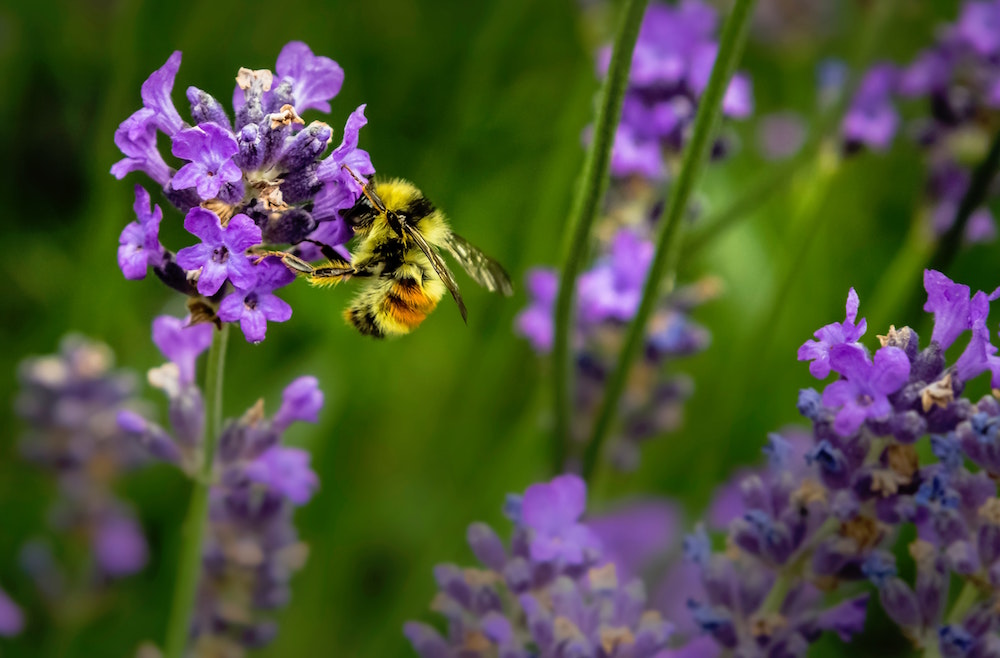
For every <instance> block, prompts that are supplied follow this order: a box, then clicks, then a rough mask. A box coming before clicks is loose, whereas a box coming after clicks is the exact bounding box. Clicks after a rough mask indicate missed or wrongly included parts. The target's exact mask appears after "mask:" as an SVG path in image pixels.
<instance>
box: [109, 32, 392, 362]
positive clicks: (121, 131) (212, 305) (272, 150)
mask: <svg viewBox="0 0 1000 658" xmlns="http://www.w3.org/2000/svg"><path fill="white" fill-rule="evenodd" d="M180 63H181V54H180V52H175V53H174V54H173V55H171V56H170V58H169V59H168V60H167V62H166V64H164V65H163V67H161V68H160V69H158V70H157V71H154V72H153V74H152V75H150V77H149V78H148V79H147V80H146V82H145V83H143V85H142V93H141V96H142V102H143V107H142V108H141V109H139V110H137V111H136V112H135V113H133V114H132V115H131V116H130V117H128V118H127V119H125V121H123V122H122V124H121V125H120V126H119V128H118V130H117V131H116V132H115V144H116V145H117V146H118V148H119V149H120V150H121V151H122V153H123V154H124V156H125V157H124V158H123V159H122V160H119V161H118V162H117V163H115V165H114V166H113V167H112V168H111V173H112V174H114V176H115V177H117V178H119V179H120V178H123V177H124V176H125V175H126V174H128V173H130V172H133V171H141V172H143V173H145V174H146V175H147V176H149V177H150V178H152V179H153V180H154V181H155V182H156V183H157V184H158V185H160V186H161V187H162V188H163V193H164V195H165V197H166V198H167V200H169V201H170V203H172V204H173V205H174V206H175V207H177V208H178V209H179V210H180V211H181V212H183V213H185V215H186V216H185V218H184V228H185V229H187V231H188V232H189V233H191V234H192V235H194V236H195V237H197V238H198V239H199V240H200V242H199V243H197V244H195V245H193V246H189V247H185V248H183V249H181V250H180V251H178V252H176V254H175V253H173V252H171V251H170V250H168V249H166V248H165V247H164V246H163V245H162V244H160V241H159V229H160V223H161V221H162V219H163V213H162V211H161V209H160V207H159V206H151V200H150V195H149V193H148V192H147V191H146V190H145V189H144V188H143V187H141V186H139V185H137V186H136V188H135V215H136V221H134V222H132V223H130V224H129V225H128V226H126V227H125V229H124V230H123V231H122V234H121V237H120V239H119V247H118V264H119V266H120V267H121V270H122V273H123V274H124V275H125V278H127V279H142V278H144V277H145V276H146V272H147V271H148V268H150V267H152V268H153V271H154V272H155V273H156V274H157V276H158V277H160V279H162V280H163V281H164V283H166V284H167V285H169V286H170V287H172V288H174V289H175V290H178V291H180V292H182V293H184V294H185V295H189V296H191V297H193V298H197V299H198V300H199V301H200V302H201V303H200V304H199V308H201V309H203V310H210V311H211V312H212V313H214V314H215V317H217V318H218V320H221V321H223V322H239V323H240V327H241V328H242V330H243V333H244V335H245V336H246V338H247V340H248V341H250V342H253V343H257V342H260V341H262V340H263V339H264V336H265V334H266V330H267V323H268V322H284V321H286V320H288V319H289V318H290V317H291V314H292V309H291V307H290V306H289V305H288V304H287V303H285V302H284V301H282V300H281V299H279V298H278V297H277V296H275V295H274V291H275V290H277V289H278V288H281V287H283V286H285V285H287V284H288V283H290V282H291V281H292V280H293V279H294V276H292V275H291V274H290V273H288V272H287V270H286V268H285V267H284V266H282V265H281V264H280V263H279V262H277V261H276V260H275V259H273V258H272V259H265V260H264V261H261V262H257V259H256V258H254V257H253V256H252V254H250V253H249V252H248V250H250V249H251V248H254V247H262V248H263V247H267V246H269V245H275V246H278V245H289V244H290V245H302V246H301V247H299V248H298V249H299V251H300V253H301V254H302V255H303V256H304V257H306V258H308V259H314V258H316V257H317V250H316V245H315V244H314V243H320V244H325V245H329V246H332V247H335V246H339V245H341V244H343V243H344V242H346V241H347V240H348V239H349V238H350V237H351V235H352V233H351V231H350V230H349V228H348V227H347V226H346V225H345V224H344V222H343V219H342V218H341V216H340V214H339V211H341V210H344V209H346V208H350V207H351V206H353V205H354V202H355V201H356V200H357V198H358V196H359V195H360V187H359V186H358V184H357V183H356V182H355V180H354V179H353V178H352V177H351V176H350V174H349V173H348V172H347V171H346V170H345V169H344V166H348V167H350V168H352V169H353V170H354V171H355V172H356V173H357V174H359V175H363V176H367V175H370V174H373V173H374V168H373V167H372V164H371V159H370V158H369V156H368V153H366V152H365V151H363V150H361V149H359V148H358V134H359V132H360V130H361V128H362V126H364V125H365V124H366V123H367V120H366V119H365V116H364V109H365V107H364V105H362V106H360V107H358V108H357V109H356V110H355V111H354V112H353V113H352V114H351V115H350V117H349V118H348V119H347V124H346V126H345V127H344V134H343V139H342V141H341V144H340V146H339V147H337V148H335V149H333V150H332V151H331V152H330V153H328V154H326V152H327V147H328V145H329V144H330V142H331V141H332V139H333V134H334V131H333V129H332V128H331V127H330V126H329V125H327V124H326V123H324V122H322V121H313V122H311V123H309V124H308V125H306V123H305V121H304V120H303V119H302V118H301V116H300V113H302V112H305V111H307V110H314V109H316V110H321V111H323V112H329V111H330V104H329V101H330V99H332V98H333V97H334V96H336V95H337V93H338V92H339V91H340V87H341V84H342V83H343V80H344V73H343V71H342V70H341V68H340V66H339V65H337V63H336V62H334V61H333V60H331V59H329V58H327V57H321V56H318V55H314V54H313V53H312V51H311V50H310V49H309V47H308V46H306V45H305V44H304V43H300V42H294V41H293V42H291V43H289V44H288V45H286V46H285V47H284V48H283V49H282V51H281V53H280V54H279V55H278V61H277V64H276V66H275V72H274V73H272V72H271V71H268V70H266V69H262V70H256V71H253V70H250V69H245V68H244V69H240V71H239V74H238V75H237V76H236V82H237V87H236V89H235V92H234V94H233V110H234V116H235V121H232V120H231V119H230V116H229V115H228V114H227V113H226V110H225V109H224V108H223V106H222V104H221V103H220V102H219V101H218V100H216V99H215V98H214V97H213V96H211V95H210V94H208V93H207V92H205V91H202V90H200V89H198V88H197V87H189V88H188V90H187V98H188V101H190V105H191V118H192V122H191V123H190V124H189V123H186V122H185V121H184V120H183V119H182V118H181V116H180V114H179V113H178V112H177V109H176V108H175V107H174V104H173V100H172V99H171V93H172V91H173V86H174V78H175V77H176V75H177V71H178V69H179V68H180ZM158 133H163V134H164V135H165V136H166V137H167V138H168V139H169V140H170V145H171V148H170V152H171V155H172V156H173V159H172V160H171V162H175V163H176V164H177V166H176V167H175V166H172V165H171V164H169V163H168V162H167V160H165V159H164V156H163V154H161V153H160V151H159V150H158V148H157V134H158ZM324 154H326V155H325V157H324Z"/></svg>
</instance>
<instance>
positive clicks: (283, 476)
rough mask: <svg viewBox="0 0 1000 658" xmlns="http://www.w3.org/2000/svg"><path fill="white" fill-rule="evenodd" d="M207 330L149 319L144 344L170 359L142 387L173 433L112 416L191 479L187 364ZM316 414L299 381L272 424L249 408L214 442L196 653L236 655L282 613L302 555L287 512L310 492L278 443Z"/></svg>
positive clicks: (198, 434) (195, 431)
mask: <svg viewBox="0 0 1000 658" xmlns="http://www.w3.org/2000/svg"><path fill="white" fill-rule="evenodd" d="M213 331H214V328H213V327H212V326H211V325H209V324H198V325H193V326H189V325H188V323H187V322H185V321H182V320H180V319H178V318H172V317H167V316H162V317H159V318H157V319H156V320H155V321H154V323H153V340H154V342H155V343H156V344H157V346H158V347H159V348H160V351H161V352H162V353H163V354H164V356H166V357H167V358H168V359H170V361H169V362H168V363H166V364H165V365H163V366H161V367H159V368H156V369H154V370H152V371H150V382H151V383H153V385H154V386H156V387H158V388H160V389H162V390H163V391H164V393H165V394H166V395H167V397H168V399H169V414H168V415H169V418H170V425H171V430H172V431H171V432H168V431H167V430H166V429H165V428H163V427H161V426H160V425H158V424H156V423H153V422H151V421H149V420H147V419H146V418H145V417H143V416H142V415H140V414H137V413H135V412H133V411H129V410H124V411H122V412H120V413H119V414H118V418H117V422H118V425H119V427H121V428H122V430H124V431H125V432H127V433H128V435H129V436H131V437H132V439H133V441H135V442H136V443H137V444H141V445H143V446H144V447H145V448H146V450H147V451H148V452H149V454H151V455H153V456H154V457H156V458H158V459H160V460H163V461H165V462H168V463H171V464H175V465H177V466H179V467H180V468H182V469H184V470H185V471H186V472H188V473H189V474H191V475H193V476H195V474H198V473H200V472H201V471H202V470H203V468H202V464H201V463H200V459H201V458H202V457H201V455H203V454H204V448H203V445H202V444H203V442H204V441H205V432H206V428H205V413H204V404H203V395H202V392H201V390H200V389H199V388H198V386H197V385H196V384H195V382H194V370H195V368H194V366H195V360H196V359H197V358H198V355H199V354H200V353H201V352H203V351H204V350H205V349H207V348H208V346H209V345H210V344H211V342H212V332H213ZM322 406H323V393H322V392H321V391H320V390H319V388H318V382H317V381H316V379H315V378H314V377H301V378H299V379H297V380H295V381H294V382H292V383H291V384H289V386H288V387H287V388H286V389H285V392H284V394H283V398H282V404H281V407H280V408H279V409H278V411H277V412H276V413H275V414H274V415H273V416H270V417H268V416H267V415H266V414H265V413H264V404H263V400H261V401H258V402H257V404H255V405H254V406H253V407H251V408H250V409H249V410H247V412H246V413H244V414H243V416H242V417H240V418H239V419H237V420H233V421H229V422H228V423H227V424H226V425H225V427H224V428H223V430H222V432H221V434H220V435H219V437H218V442H217V450H216V454H215V459H214V463H213V469H212V486H211V488H210V491H209V518H208V524H209V525H208V532H207V535H206V539H205V543H204V546H203V553H202V566H203V571H202V578H201V582H200V585H199V590H198V600H197V603H196V609H195V617H194V620H193V624H192V643H193V647H194V653H195V655H198V656H214V655H226V656H240V655H243V653H244V652H245V650H246V649H249V648H254V647H258V646H262V645H264V644H266V643H267V642H269V641H270V640H271V639H272V638H273V637H274V635H275V633H276V632H277V626H276V624H275V622H274V621H273V620H272V619H270V617H269V616H268V614H267V613H268V611H271V610H275V609H277V608H281V607H283V606H285V605H287V603H288V600H289V598H290V591H289V582H290V579H291V576H292V574H293V573H294V572H296V571H297V570H299V569H300V568H301V567H302V566H303V565H304V563H305V560H306V557H307V555H308V549H307V547H306V545H305V544H303V543H302V542H300V541H299V539H298V535H297V533H296V530H295V526H294V525H293V523H292V517H293V513H294V510H295V508H296V507H298V506H301V505H304V504H305V503H307V502H308V501H309V500H310V498H311V497H312V495H313V494H314V493H315V491H316V489H317V488H318V486H319V480H318V478H317V477H316V474H315V473H314V472H313V471H312V469H311V467H310V465H309V461H310V455H309V453H308V452H306V451H305V450H302V449H299V448H291V447H287V446H284V445H282V435H283V433H284V432H285V430H286V429H287V428H288V427H289V425H291V424H292V423H293V422H295V421H308V422H316V420H317V416H318V414H319V411H320V409H321V408H322Z"/></svg>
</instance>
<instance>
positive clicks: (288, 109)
mask: <svg viewBox="0 0 1000 658" xmlns="http://www.w3.org/2000/svg"><path fill="white" fill-rule="evenodd" d="M268 118H270V119H271V130H274V129H275V128H280V127H281V126H290V125H292V124H293V123H297V124H299V125H302V126H304V125H306V122H305V120H304V119H303V118H302V117H300V116H299V114H298V112H296V111H295V107H294V106H293V105H292V104H291V103H285V104H284V105H282V106H281V109H279V110H278V111H277V112H275V113H274V114H272V115H270V116H269V117H268Z"/></svg>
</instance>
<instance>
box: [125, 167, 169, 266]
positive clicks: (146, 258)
mask: <svg viewBox="0 0 1000 658" xmlns="http://www.w3.org/2000/svg"><path fill="white" fill-rule="evenodd" d="M150 206H151V201H150V199H149V192H147V191H146V190H145V188H143V187H142V186H141V185H136V186H135V205H134V206H133V209H134V210H135V216H136V218H137V219H138V221H135V222H132V223H131V224H128V225H127V226H126V227H125V228H124V229H122V233H121V236H120V237H119V238H118V267H120V268H121V270H122V274H124V275H125V278H126V279H133V280H134V279H143V278H145V277H146V270H147V269H148V267H149V266H150V265H153V266H154V267H161V266H162V265H163V246H162V245H161V244H160V237H159V236H160V220H162V219H163V211H161V210H160V207H159V206H152V208H150Z"/></svg>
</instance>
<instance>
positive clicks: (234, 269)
mask: <svg viewBox="0 0 1000 658" xmlns="http://www.w3.org/2000/svg"><path fill="white" fill-rule="evenodd" d="M226 269H227V272H228V274H229V280H230V281H232V282H233V285H234V286H236V287H237V288H240V289H241V290H250V289H252V288H253V287H254V286H255V285H257V268H256V267H254V266H253V262H252V261H251V260H250V259H249V258H247V257H246V256H244V255H243V254H242V253H233V254H230V255H229V259H228V260H227V261H226Z"/></svg>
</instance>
